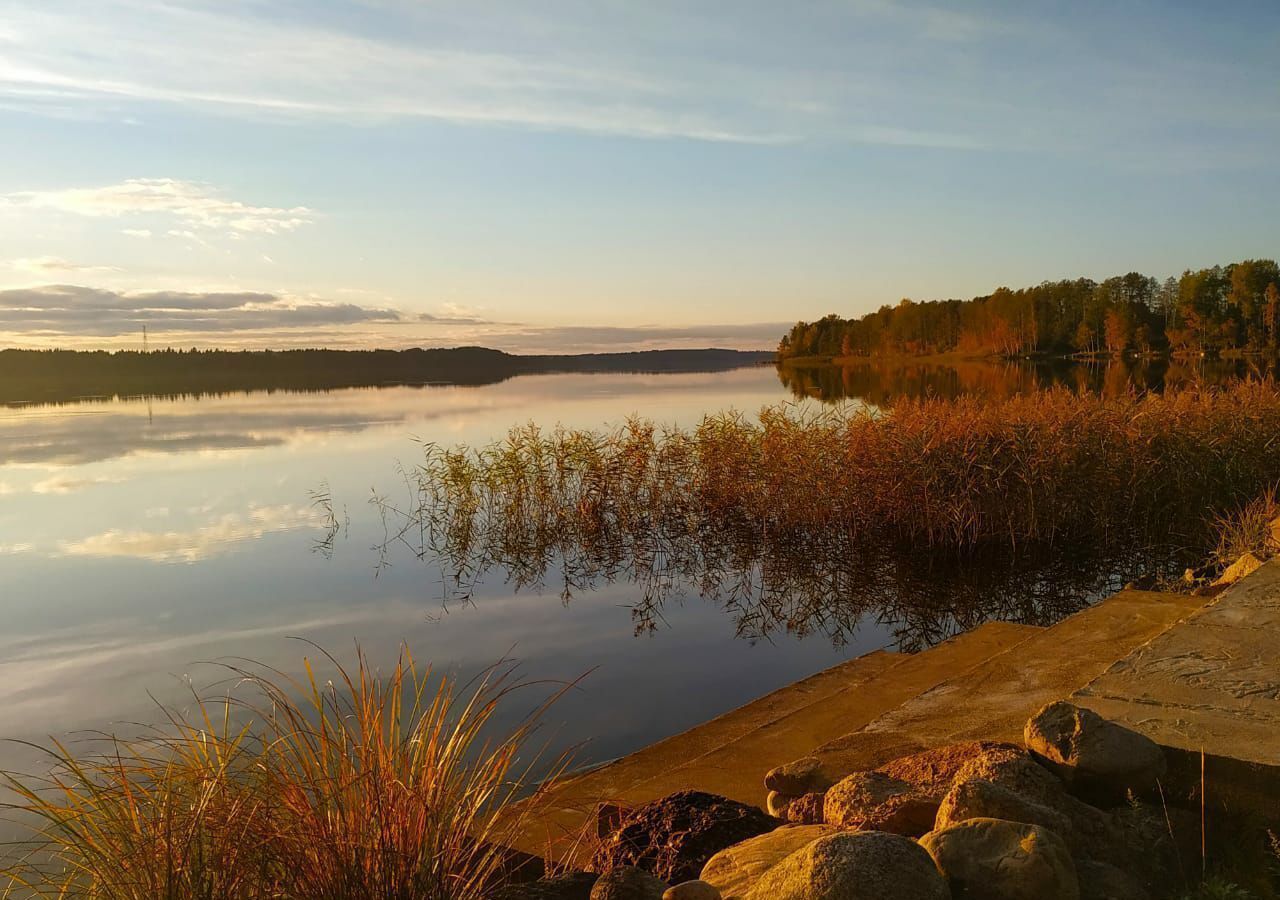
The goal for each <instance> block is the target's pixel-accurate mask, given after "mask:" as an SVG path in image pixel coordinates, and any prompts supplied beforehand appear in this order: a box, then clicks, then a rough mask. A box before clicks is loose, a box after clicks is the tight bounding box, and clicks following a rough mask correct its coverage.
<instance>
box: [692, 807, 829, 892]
mask: <svg viewBox="0 0 1280 900" xmlns="http://www.w3.org/2000/svg"><path fill="white" fill-rule="evenodd" d="M835 832H836V829H835V828H833V827H831V826H828V825H798V826H786V827H783V828H778V829H775V830H774V831H771V832H769V833H768V834H762V835H760V836H759V837H753V838H751V839H750V840H747V841H743V842H742V843H741V844H734V845H733V846H732V847H729V848H727V849H725V850H721V851H720V852H719V853H717V854H716V855H715V856H713V857H711V859H710V860H708V861H707V864H706V865H705V866H703V868H702V880H703V881H705V882H707V883H708V884H710V885H713V886H714V887H715V888H716V889H718V890H719V891H720V896H721V897H722V898H723V900H742V898H744V897H745V896H746V895H747V892H748V891H749V890H750V889H751V887H752V885H754V884H755V883H756V882H757V881H758V880H759V879H760V877H761V876H762V875H764V873H765V872H767V871H769V870H770V869H772V868H773V867H774V866H776V865H777V864H778V863H780V862H782V861H783V860H784V859H786V858H787V857H788V856H790V855H791V854H792V853H795V852H796V851H797V850H799V849H801V848H802V847H807V846H808V845H809V844H812V843H813V842H814V841H816V840H817V839H818V838H820V837H825V836H827V835H829V834H834V833H835Z"/></svg>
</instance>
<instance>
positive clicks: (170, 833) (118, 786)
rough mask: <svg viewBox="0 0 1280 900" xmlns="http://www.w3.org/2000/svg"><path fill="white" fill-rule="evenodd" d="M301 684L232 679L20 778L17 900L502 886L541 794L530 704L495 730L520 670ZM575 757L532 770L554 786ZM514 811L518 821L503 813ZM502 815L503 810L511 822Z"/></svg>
mask: <svg viewBox="0 0 1280 900" xmlns="http://www.w3.org/2000/svg"><path fill="white" fill-rule="evenodd" d="M328 661H329V662H330V663H331V664H332V665H333V666H334V667H335V669H336V672H337V677H336V682H334V681H330V682H327V683H324V684H322V683H320V681H319V680H318V679H317V677H316V676H315V675H314V674H313V672H312V669H311V666H310V663H308V664H307V666H306V672H307V675H306V678H305V679H303V680H302V681H301V682H296V681H294V680H293V679H290V678H287V677H285V676H284V675H283V674H281V673H279V672H275V671H273V670H270V669H266V668H263V667H258V666H240V665H233V666H228V671H229V673H230V675H231V676H232V677H233V679H234V680H235V690H234V691H232V692H231V693H230V694H229V695H227V696H223V697H204V696H199V695H197V696H195V698H194V704H193V709H194V713H193V714H192V715H185V714H182V713H180V712H177V711H174V710H169V711H167V713H166V717H165V720H164V722H163V724H162V725H161V726H159V727H156V728H151V729H147V730H146V731H145V732H144V733H143V734H141V735H140V736H138V737H129V738H126V737H119V736H114V735H100V736H97V738H96V739H95V740H94V741H93V743H94V744H96V745H97V749H96V750H93V751H88V750H85V749H84V748H82V747H79V746H74V747H73V746H68V745H66V744H63V743H57V742H55V743H54V744H53V745H52V746H51V747H49V748H47V749H48V754H49V756H50V760H51V763H52V771H51V774H49V775H48V776H46V777H32V776H29V775H17V774H13V773H9V774H7V775H6V776H5V780H6V781H7V783H8V786H9V787H10V789H11V790H12V791H13V792H14V793H15V794H16V796H17V800H16V802H14V803H12V804H11V809H12V810H13V812H14V813H15V814H16V815H15V822H16V824H17V826H18V827H20V828H25V829H28V830H29V831H30V832H31V834H30V839H29V840H28V841H26V842H24V843H23V844H22V845H20V846H21V848H22V849H21V851H20V852H16V851H15V852H14V853H11V856H10V860H9V861H8V863H7V865H6V866H5V868H4V869H3V870H0V884H3V879H5V878H7V879H8V881H9V886H8V892H7V893H4V894H3V896H6V897H15V898H16V897H23V896H31V897H86V898H95V900H98V898H101V900H157V898H166V900H179V898H182V900H188V898H202V900H232V898H237V900H258V898H272V900H277V898H278V900H304V898H305V900H374V898H377V900H472V898H480V897H483V896H484V895H485V892H486V891H487V890H489V889H492V888H493V887H494V886H495V885H496V884H499V883H501V882H502V880H503V878H504V877H505V874H506V872H507V869H508V867H509V864H510V862H511V858H510V855H509V851H507V850H506V849H505V848H506V847H509V846H510V845H511V843H512V842H513V840H514V838H515V836H516V835H517V834H518V833H519V832H520V831H521V830H522V828H523V827H524V823H525V821H526V818H527V816H529V815H533V814H535V813H536V810H537V808H538V803H537V798H536V795H535V798H534V800H533V802H527V803H523V804H520V805H519V806H518V807H516V810H517V812H515V813H512V812H511V811H510V810H508V809H507V807H508V805H509V803H510V801H512V800H513V799H515V798H517V796H519V795H520V794H521V793H522V792H524V791H525V789H526V784H527V782H528V780H529V778H530V776H531V775H532V774H533V773H534V771H535V770H534V767H535V766H537V765H538V763H539V760H538V757H537V754H533V755H530V754H531V750H532V748H531V745H530V739H531V737H532V734H533V729H534V728H535V727H536V723H537V721H538V719H539V717H540V716H541V714H542V712H543V711H544V710H545V708H546V704H545V703H541V704H537V705H536V707H535V708H534V710H533V712H532V713H531V714H530V715H529V716H528V717H527V718H524V719H523V720H522V721H521V722H520V723H519V724H518V725H517V726H516V727H515V728H513V729H511V730H509V731H507V732H505V733H498V732H496V731H495V729H494V724H495V721H494V714H495V712H496V711H497V710H498V708H499V707H500V706H501V705H503V704H505V703H507V702H508V701H510V700H511V699H512V695H513V693H514V692H516V691H517V690H520V689H521V688H522V687H524V686H525V684H524V683H523V682H520V681H518V680H517V679H516V677H515V673H514V670H513V669H511V668H510V667H496V668H494V669H491V670H489V671H488V672H486V673H484V674H483V675H482V676H480V677H479V678H478V679H477V680H475V681H473V682H471V683H468V684H459V683H458V681H457V680H456V679H454V678H452V677H449V676H436V675H433V674H432V673H431V672H430V670H426V671H419V670H418V669H417V668H416V666H415V664H414V662H413V660H412V658H411V657H410V656H409V655H408V654H407V652H406V653H404V654H402V655H401V657H400V658H399V659H398V660H397V662H396V664H395V666H394V668H392V669H391V671H390V672H389V673H387V674H385V675H383V674H379V673H378V672H376V671H375V670H374V669H373V668H372V666H371V664H370V663H369V661H368V659H367V658H366V657H365V656H364V654H363V653H360V654H359V656H358V661H357V664H356V666H355V667H354V669H351V670H348V669H346V668H344V667H343V666H341V665H338V664H337V662H336V661H335V660H333V659H332V658H329V660H328ZM561 764H562V760H552V761H549V764H548V765H547V766H545V767H540V768H539V769H538V774H543V775H548V774H549V775H555V774H557V773H558V772H559V771H560V768H561ZM504 810H505V812H504ZM500 813H501V814H500Z"/></svg>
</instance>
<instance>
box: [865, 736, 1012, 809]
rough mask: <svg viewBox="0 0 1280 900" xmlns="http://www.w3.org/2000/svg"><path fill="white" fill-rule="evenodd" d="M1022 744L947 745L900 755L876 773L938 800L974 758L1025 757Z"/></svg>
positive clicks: (971, 743)
mask: <svg viewBox="0 0 1280 900" xmlns="http://www.w3.org/2000/svg"><path fill="white" fill-rule="evenodd" d="M1025 755H1026V753H1025V751H1023V749H1022V748H1021V747H1016V746H1014V745H1013V744H1005V743H1000V742H996V741H965V742H964V743H960V744H948V745H947V746H945V747H936V748H934V749H932V750H924V751H922V752H920V753H913V754H911V755H910V756H903V757H901V758H899V759H895V760H894V761H893V762H890V763H886V764H884V765H883V766H881V767H880V768H878V769H877V770H876V771H877V772H882V773H884V774H885V775H888V776H890V777H891V778H897V779H898V780H900V781H906V782H910V783H911V784H913V785H915V786H916V789H917V790H919V791H921V792H922V793H927V794H934V795H936V796H937V797H938V799H939V800H941V799H942V796H943V795H944V794H946V792H947V791H948V790H950V788H951V783H952V782H953V781H955V778H956V775H957V773H959V772H960V770H961V769H963V768H965V767H966V766H968V765H970V764H971V763H973V762H974V761H975V760H979V759H983V760H996V759H1002V758H1004V757H1006V756H1008V757H1016V756H1025Z"/></svg>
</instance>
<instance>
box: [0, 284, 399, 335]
mask: <svg viewBox="0 0 1280 900" xmlns="http://www.w3.org/2000/svg"><path fill="white" fill-rule="evenodd" d="M403 319H404V314H403V313H401V312H399V311H397V310H394V309H388V308H379V307H368V306H358V305H356V304H354V303H325V302H316V301H314V300H310V299H307V298H299V297H290V296H283V295H279V294H272V293H260V292H252V291H249V292H184V291H141V292H120V291H113V290H107V289H104V288H92V287H82V286H77V285H47V286H42V287H33V288H13V289H10V290H0V331H14V332H25V333H28V334H33V333H44V334H49V335H97V336H104V337H109V336H113V335H124V334H133V333H136V332H139V331H141V330H142V327H143V326H144V325H145V326H147V327H148V328H150V329H152V330H153V331H182V332H184V333H189V332H203V333H206V334H210V335H215V334H222V333H226V332H234V331H244V330H262V329H274V328H315V327H318V326H332V325H350V324H356V323H371V322H399V321H402V320H403Z"/></svg>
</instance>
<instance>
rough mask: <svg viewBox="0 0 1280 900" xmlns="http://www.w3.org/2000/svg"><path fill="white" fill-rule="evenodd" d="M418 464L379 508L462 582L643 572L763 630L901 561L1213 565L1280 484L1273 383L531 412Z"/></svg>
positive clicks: (861, 597) (571, 581)
mask: <svg viewBox="0 0 1280 900" xmlns="http://www.w3.org/2000/svg"><path fill="white" fill-rule="evenodd" d="M408 474H409V496H408V497H407V499H406V500H405V502H404V503H402V504H396V503H392V502H390V501H388V500H386V499H382V500H381V501H379V502H380V503H381V505H382V508H383V513H384V516H385V520H386V523H387V527H388V542H387V545H386V547H390V546H391V545H392V544H394V543H397V542H400V543H403V544H406V545H408V546H409V547H410V548H411V549H412V550H413V551H414V552H415V553H416V554H418V555H420V556H428V557H431V558H433V559H436V560H438V561H440V562H441V563H442V565H443V566H444V568H445V570H446V572H447V573H448V577H449V578H450V579H452V581H453V583H454V585H455V594H461V595H467V594H468V593H469V592H470V591H471V590H472V588H473V586H474V585H475V583H476V582H477V581H478V580H479V579H481V578H482V577H483V576H484V574H485V573H486V572H488V571H490V570H492V569H495V568H500V569H501V570H503V571H504V572H505V573H506V575H507V577H509V578H510V579H512V580H513V581H515V582H516V583H517V584H519V585H523V584H529V583H536V584H541V583H542V580H543V579H544V577H546V576H547V574H548V573H550V572H554V573H555V575H556V576H557V577H558V578H559V579H560V580H561V582H562V593H563V594H564V596H565V597H566V598H568V597H569V596H571V595H572V594H573V593H574V592H575V590H577V589H579V588H582V587H585V586H586V585H587V584H588V583H590V582H592V581H593V580H594V579H598V578H601V577H603V578H605V579H614V578H628V579H631V580H634V581H637V582H640V583H642V584H643V585H644V600H643V601H641V602H640V603H638V604H637V609H638V610H639V612H638V613H637V615H638V617H639V618H640V619H642V620H646V621H647V620H649V619H651V618H652V617H653V616H654V615H660V607H661V604H662V602H663V601H664V598H665V597H666V596H667V595H668V594H669V593H670V592H671V591H672V590H675V588H674V586H675V585H677V584H681V583H684V584H691V585H694V586H695V587H696V588H697V589H698V590H699V591H700V592H701V593H702V594H704V595H715V596H717V597H719V598H720V599H722V600H723V601H724V602H725V603H726V604H728V605H734V604H738V605H740V606H742V607H743V609H744V610H746V609H747V608H748V607H749V608H750V609H749V611H750V615H751V616H753V617H755V619H756V620H757V623H756V624H759V622H758V620H759V619H760V618H761V617H764V618H767V619H772V620H774V621H775V622H782V623H786V622H790V621H791V620H794V619H799V618H802V617H804V616H805V615H808V614H810V613H812V612H813V611H814V610H818V611H819V612H820V613H821V615H824V616H828V617H830V616H837V617H838V616H840V615H842V611H841V610H840V609H838V608H836V607H834V606H833V605H832V602H831V601H832V599H833V598H842V597H843V598H850V599H854V600H855V601H856V602H855V603H854V606H853V609H854V612H855V613H856V612H859V611H862V610H866V609H870V608H872V607H873V606H875V605H876V604H877V603H878V602H881V601H883V600H884V597H883V594H884V593H886V592H883V591H882V592H881V594H882V596H880V597H875V596H872V595H874V594H875V593H876V591H877V584H879V583H880V581H879V580H878V579H881V575H882V574H883V573H884V572H885V571H886V570H887V569H892V568H894V567H899V568H900V567H901V566H903V565H904V561H906V563H907V564H909V567H910V568H912V569H918V568H919V567H920V566H921V565H924V566H927V567H936V566H939V565H946V564H948V561H955V562H963V561H964V560H974V559H981V558H983V557H987V558H991V557H998V558H999V559H1000V560H1002V562H1001V563H1000V566H999V567H1003V568H1004V569H1006V570H1008V569H1009V564H1008V562H1007V560H1010V559H1019V558H1022V559H1027V558H1032V557H1035V556H1039V557H1041V558H1042V559H1051V560H1057V561H1059V562H1060V561H1063V560H1071V559H1080V558H1084V557H1086V556H1099V557H1104V558H1108V559H1111V560H1114V559H1116V558H1117V557H1124V556H1129V557H1132V556H1133V555H1134V554H1147V555H1151V554H1152V553H1154V552H1155V551H1158V554H1156V555H1159V556H1160V557H1161V558H1162V559H1164V560H1166V561H1169V560H1172V561H1177V560H1180V559H1195V560H1200V559H1203V558H1204V557H1205V556H1207V555H1209V554H1210V553H1211V552H1212V551H1213V549H1214V545H1215V543H1216V536H1215V522H1216V519H1217V518H1218V517H1220V516H1222V515H1224V514H1225V513H1226V512H1227V511H1229V510H1232V509H1235V508H1237V507H1239V506H1241V505H1242V504H1244V503H1246V502H1248V501H1249V500H1251V499H1252V498H1254V497H1256V496H1257V495H1259V494H1260V493H1261V492H1262V491H1264V490H1265V489H1266V488H1267V487H1268V486H1269V485H1271V484H1273V483H1274V482H1276V480H1277V477H1278V476H1280V389H1278V388H1277V385H1276V384H1275V383H1274V382H1272V381H1254V382H1240V383H1236V384H1233V385H1230V386H1227V387H1223V388H1218V389H1213V388H1205V389H1198V388H1193V389H1186V390H1179V391H1172V392H1168V393H1165V394H1142V395H1139V394H1136V393H1129V394H1124V395H1120V396H1110V397H1099V396H1096V395H1090V394H1078V393H1074V392H1071V391H1068V390H1066V389H1055V390H1049V391H1045V392H1036V393H1032V394H1028V395H1020V396H1014V397H1009V398H1004V399H998V400H982V399H979V398H976V397H961V398H958V399H950V400H943V399H922V400H918V399H910V400H902V401H899V402H896V403H894V404H893V405H891V406H889V407H887V408H885V409H876V408H871V407H865V406H860V405H847V406H843V407H835V408H831V407H828V408H823V409H820V410H813V409H810V408H804V407H797V406H789V405H788V406H779V407H772V408H766V409H764V410H763V411H761V413H760V414H759V415H758V416H756V417H748V416H746V415H743V414H741V413H737V412H726V413H720V414H716V415H711V416H707V417H706V418H704V419H703V420H702V421H701V423H700V424H698V425H697V426H696V427H692V428H686V429H681V428H660V427H659V426H657V425H655V424H654V423H653V422H650V421H645V420H639V419H633V420H630V421H627V422H626V423H625V424H623V425H621V426H619V427H616V428H612V429H607V430H585V431H584V430H572V429H565V428H556V429H554V430H550V431H543V430H540V429H539V428H537V427H535V426H533V425H528V426H524V427H519V428H516V429H514V430H513V431H511V433H510V434H509V435H508V436H507V438H506V439H505V440H502V441H499V442H496V443H493V444H491V445H487V446H481V447H446V446H441V445H434V444H433V445H428V446H426V448H425V457H424V459H423V461H422V463H421V464H420V465H419V466H418V467H417V468H416V469H414V470H412V471H411V472H409V473H408ZM384 549H385V548H384ZM1184 564H1185V563H1184ZM1058 568H1059V569H1061V568H1062V567H1061V566H1059V567H1058ZM868 573H873V574H868ZM874 573H879V574H874ZM894 577H896V576H894ZM842 579H843V580H844V581H845V582H846V583H837V582H839V581H840V580H842ZM1117 586H1118V585H1117ZM888 593H891V592H888ZM770 597H772V599H774V600H778V601H779V603H780V606H779V604H773V605H772V606H771V605H770V604H769V603H761V602H760V601H761V600H762V599H763V600H768V599H770ZM753 598H754V599H753ZM897 605H898V607H899V612H901V604H897ZM819 607H821V609H818V608H819ZM845 611H847V609H846V610H845Z"/></svg>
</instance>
